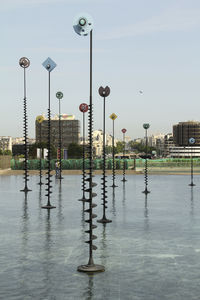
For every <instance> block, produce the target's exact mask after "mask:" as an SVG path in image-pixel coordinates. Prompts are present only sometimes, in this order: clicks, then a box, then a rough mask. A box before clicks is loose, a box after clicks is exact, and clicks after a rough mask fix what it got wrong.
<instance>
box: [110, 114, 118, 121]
mask: <svg viewBox="0 0 200 300" xmlns="http://www.w3.org/2000/svg"><path fill="white" fill-rule="evenodd" d="M110 118H111V120H113V121H114V120H115V119H116V118H117V115H116V114H114V113H113V114H112V115H110Z"/></svg>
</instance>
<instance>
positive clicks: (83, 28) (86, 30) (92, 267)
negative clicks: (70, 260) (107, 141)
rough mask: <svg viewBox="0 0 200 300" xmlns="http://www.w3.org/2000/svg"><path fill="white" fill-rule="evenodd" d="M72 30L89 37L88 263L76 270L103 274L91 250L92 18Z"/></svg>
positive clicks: (79, 18) (79, 20)
mask: <svg viewBox="0 0 200 300" xmlns="http://www.w3.org/2000/svg"><path fill="white" fill-rule="evenodd" d="M73 27H74V30H75V32H76V33H77V34H79V35H82V36H86V35H88V34H89V35H90V96H89V97H90V99H89V101H90V102H89V117H88V139H89V147H88V154H89V172H88V178H87V179H86V180H85V181H86V182H88V184H89V186H88V188H87V189H86V190H85V191H86V192H88V193H89V197H88V199H86V200H85V202H86V203H88V204H89V208H88V209H86V210H85V212H86V213H88V214H89V218H88V219H87V220H86V221H85V222H86V223H88V224H89V229H88V230H87V231H86V233H88V234H89V240H88V241H86V243H87V244H89V261H88V264H86V265H80V266H78V268H77V270H78V271H79V272H88V273H95V272H103V271H105V268H104V266H102V265H97V264H94V261H93V250H96V249H97V247H96V246H95V245H93V240H95V239H96V238H97V237H96V236H95V235H93V229H95V228H96V225H94V224H93V219H94V218H96V217H97V215H96V214H94V213H93V208H94V207H96V204H95V203H93V198H94V197H95V196H96V193H93V190H92V189H93V187H94V186H95V185H96V183H94V182H92V177H93V152H92V151H93V138H92V133H93V105H92V28H93V21H92V18H91V17H90V16H88V15H84V14H79V15H78V16H76V18H75V20H74V24H73Z"/></svg>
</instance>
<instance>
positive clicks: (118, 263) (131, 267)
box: [0, 175, 200, 300]
mask: <svg viewBox="0 0 200 300" xmlns="http://www.w3.org/2000/svg"><path fill="white" fill-rule="evenodd" d="M108 178H109V180H108V185H111V177H108ZM120 179H121V176H119V177H117V180H116V182H117V185H118V187H117V188H116V189H115V195H113V192H112V188H108V191H109V193H108V201H109V204H108V209H107V218H109V219H112V223H110V224H107V225H106V227H105V226H103V225H102V224H99V223H98V224H97V225H98V228H97V229H96V230H95V231H94V232H95V234H96V235H97V236H98V239H97V240H95V243H94V244H95V245H97V247H98V249H97V251H94V260H95V263H97V264H103V265H104V266H105V268H106V271H105V272H104V273H99V274H96V275H94V276H89V275H87V274H84V273H79V272H77V271H76V269H77V266H78V265H80V264H86V263H87V262H88V245H87V244H85V243H84V241H85V240H87V236H88V235H87V234H86V233H84V230H87V227H88V225H87V223H85V222H84V218H85V217H86V216H85V215H84V213H83V210H82V203H81V202H79V201H77V199H79V198H80V196H81V192H80V188H79V186H80V181H81V177H80V176H64V179H63V181H62V187H61V188H60V186H59V182H57V181H56V180H53V184H54V187H53V194H52V205H56V209H53V210H51V211H49V213H48V211H47V210H44V209H41V206H42V205H44V204H46V202H47V199H46V198H47V197H45V191H44V189H45V188H44V186H42V188H41V190H40V187H39V186H38V185H37V182H38V181H39V178H38V177H37V176H31V177H30V182H29V187H30V188H32V190H33V191H32V192H30V193H28V196H27V198H25V195H24V193H22V192H19V190H20V189H22V188H23V187H24V184H23V179H22V176H1V177H0V191H1V197H0V198H1V200H0V299H6V300H9V299H16V300H18V299H19V300H22V299H26V300H29V299H35V300H39V299H40V300H46V299H48V300H51V299H52V300H54V299H56V300H63V299H67V300H71V299H81V300H82V299H83V300H86V299H87V300H89V299H91V300H93V299H95V300H96V299H102V300H107V299H108V300H109V299H113V300H118V299H122V300H128V299H131V300H132V299H133V300H165V299H170V300H188V299H190V300H194V299H198V300H199V297H200V296H199V294H200V286H199V276H200V239H199V235H200V182H199V177H198V176H196V177H195V178H194V181H195V183H196V184H197V186H195V187H193V188H191V187H189V186H188V183H189V182H190V176H187V175H181V176H178V175H168V176H165V175H163V176H157V175H154V176H150V182H149V189H150V190H151V193H150V194H149V195H148V198H147V199H146V200H145V195H144V194H142V193H141V191H142V190H144V183H143V176H140V175H129V176H127V179H128V181H127V182H126V183H125V188H123V183H122V182H121V181H120ZM94 181H95V182H97V183H98V187H97V188H96V189H95V191H97V193H98V197H96V198H95V199H94V200H95V201H94V202H96V203H97V204H98V207H97V209H95V213H97V214H98V218H101V217H102V206H101V205H100V203H101V200H100V188H101V187H100V185H99V182H100V176H95V180H94Z"/></svg>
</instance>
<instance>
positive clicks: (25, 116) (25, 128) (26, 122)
mask: <svg viewBox="0 0 200 300" xmlns="http://www.w3.org/2000/svg"><path fill="white" fill-rule="evenodd" d="M23 120H24V125H23V132H24V140H23V141H24V156H25V160H24V182H25V188H24V190H28V188H27V182H28V181H29V179H28V178H29V174H28V137H27V132H28V118H27V103H26V97H24V118H23Z"/></svg>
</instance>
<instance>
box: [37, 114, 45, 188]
mask: <svg viewBox="0 0 200 300" xmlns="http://www.w3.org/2000/svg"><path fill="white" fill-rule="evenodd" d="M36 121H37V123H38V124H39V144H40V163H39V168H40V169H39V177H40V181H39V183H38V184H39V185H43V184H44V183H43V182H42V147H41V144H42V122H43V121H44V117H43V116H37V118H36Z"/></svg>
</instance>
